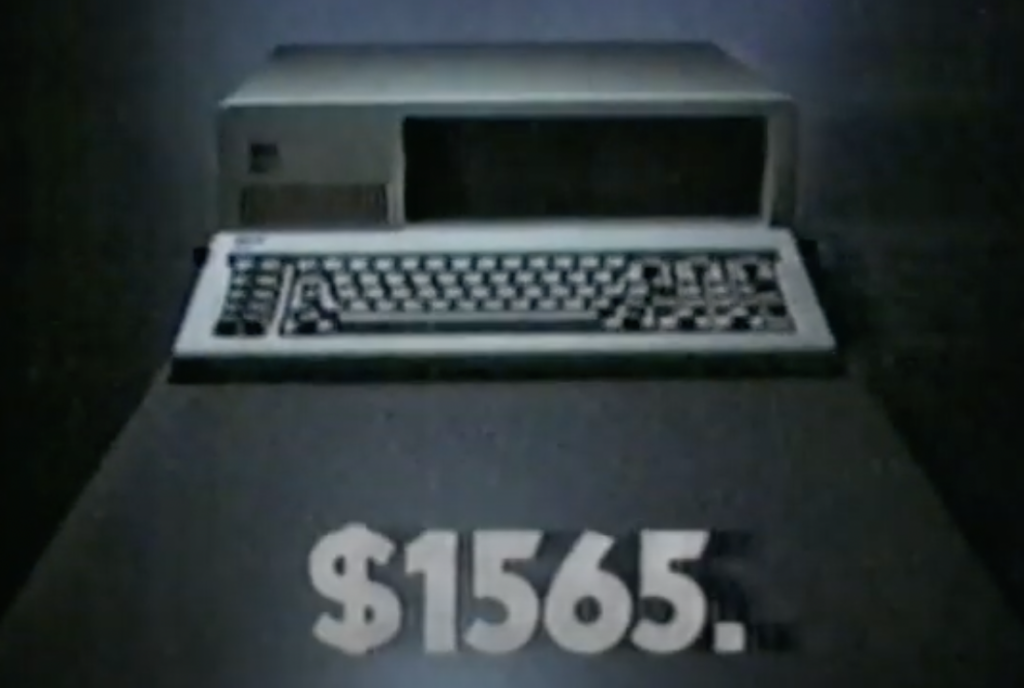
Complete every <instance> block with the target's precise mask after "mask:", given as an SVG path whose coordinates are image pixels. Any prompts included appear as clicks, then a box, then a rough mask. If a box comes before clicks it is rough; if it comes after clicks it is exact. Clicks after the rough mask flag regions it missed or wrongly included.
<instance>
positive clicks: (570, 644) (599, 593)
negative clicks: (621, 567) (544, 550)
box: [544, 533, 633, 654]
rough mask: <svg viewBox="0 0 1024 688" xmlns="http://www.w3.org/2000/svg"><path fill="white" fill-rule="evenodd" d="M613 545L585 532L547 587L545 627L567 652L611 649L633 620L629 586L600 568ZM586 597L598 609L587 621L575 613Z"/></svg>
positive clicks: (612, 540)
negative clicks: (590, 619)
mask: <svg viewBox="0 0 1024 688" xmlns="http://www.w3.org/2000/svg"><path fill="white" fill-rule="evenodd" d="M614 545H615V540H614V539H612V538H610V537H608V536H606V535H601V534H599V533H585V534H584V535H583V536H582V537H581V538H580V539H579V541H578V542H577V543H576V546H575V547H573V550H572V552H570V553H569V556H567V557H566V558H565V561H564V562H562V565H561V567H559V569H558V573H556V574H555V579H554V582H552V584H551V589H550V590H549V591H548V597H547V602H546V604H545V607H544V626H545V628H546V629H547V631H548V634H549V635H550V636H551V638H552V640H554V641H555V642H556V643H558V644H559V645H561V646H562V647H563V648H564V649H566V650H568V651H570V652H577V653H579V654H598V653H600V652H604V651H606V650H609V649H611V648H612V647H614V646H615V645H617V644H618V643H619V642H621V641H622V637H623V636H624V635H626V632H627V631H628V630H629V625H630V624H631V623H632V621H633V597H632V595H630V592H629V588H627V587H626V585H625V583H623V582H622V581H621V580H619V579H618V578H616V577H615V576H613V575H612V574H611V573H608V572H607V571H604V570H602V569H601V561H602V560H603V559H604V558H605V556H606V555H607V554H608V552H609V550H611V548H612V547H613V546H614ZM586 599H593V600H595V601H596V602H597V603H598V606H599V607H600V612H598V615H597V618H596V619H595V620H593V621H590V622H584V621H582V620H581V619H580V618H579V616H578V614H577V605H579V603H580V602H582V601H584V600H586Z"/></svg>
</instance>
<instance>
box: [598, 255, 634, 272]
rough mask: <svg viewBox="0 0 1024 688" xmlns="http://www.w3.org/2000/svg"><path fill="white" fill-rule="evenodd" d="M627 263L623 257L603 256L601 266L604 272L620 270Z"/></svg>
mask: <svg viewBox="0 0 1024 688" xmlns="http://www.w3.org/2000/svg"><path fill="white" fill-rule="evenodd" d="M627 262H628V261H627V260H626V257H625V256H619V255H612V256H604V257H603V259H602V263H603V266H604V268H605V269H606V270H621V269H622V268H624V267H626V263H627Z"/></svg>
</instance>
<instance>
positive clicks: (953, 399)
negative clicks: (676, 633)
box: [0, 0, 1024, 608]
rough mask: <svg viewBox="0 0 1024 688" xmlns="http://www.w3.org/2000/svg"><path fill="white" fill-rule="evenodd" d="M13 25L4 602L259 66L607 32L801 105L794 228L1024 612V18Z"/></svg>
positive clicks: (148, 17)
mask: <svg viewBox="0 0 1024 688" xmlns="http://www.w3.org/2000/svg"><path fill="white" fill-rule="evenodd" d="M7 14H8V15H9V16H7V17H5V19H4V20H3V21H2V22H0V32H2V34H3V39H4V46H5V47H6V51H5V56H4V82H3V85H4V92H3V96H2V97H0V111H2V113H3V114H2V117H3V121H4V122H9V124H7V125H5V126H4V132H3V138H2V140H3V145H4V147H3V149H2V156H3V158H2V159H3V161H4V168H5V170H6V171H7V172H8V175H7V177H6V181H5V182H4V185H3V192H2V194H0V200H2V211H0V212H2V216H0V219H2V224H0V237H2V239H0V241H2V245H0V261H2V262H0V275H2V280H3V281H2V284H3V290H4V291H3V293H4V295H5V297H6V299H5V301H6V304H7V306H8V312H7V317H6V319H5V321H4V326H3V336H4V339H5V341H6V343H7V344H8V350H7V351H6V352H5V353H4V355H3V357H2V360H3V366H2V370H3V377H2V380H3V385H2V389H3V391H4V394H3V396H4V397H5V400H6V401H7V404H6V407H5V409H4V414H3V419H4V420H3V447H2V453H0V542H2V543H3V551H2V554H0V608H2V607H3V604H2V603H3V602H4V601H5V600H6V599H8V598H9V596H10V595H11V594H13V593H14V592H15V591H16V590H17V587H18V586H19V585H20V583H21V582H22V581H23V580H24V576H25V575H26V574H27V573H28V571H29V570H30V567H31V563H32V562H33V560H34V559H35V558H36V557H37V556H38V554H39V552H40V551H41V548H42V547H44V546H45V544H46V543H47V541H48V539H49V538H50V536H51V535H52V533H53V532H54V531H55V529H56V528H57V527H58V525H59V523H60V519H61V518H62V517H63V515H64V514H65V513H66V512H67V509H68V508H69V507H70V506H71V504H72V503H73V500H74V498H75V496H76V495H77V493H78V492H79V490H80V489H81V487H82V486H83V484H84V482H85V481H86V480H88V478H89V477H90V475H91V474H92V473H93V472H94V471H95V470H96V468H97V466H98V465H99V462H100V460H101V457H102V455H103V451H104V449H105V447H106V446H107V445H108V444H109V443H110V442H111V441H112V439H113V438H114V437H115V436H116V433H117V430H118V428H119V427H120V426H121V425H122V424H123V422H124V421H125V420H126V418H127V417H128V416H129V414H130V413H131V411H132V409H133V407H134V405H135V404H136V403H137V402H138V401H139V399H140V398H141V396H142V394H143V393H144V390H145V387H146V385H147V383H148V381H149V380H150V379H151V377H152V376H153V374H154V373H155V372H156V370H157V369H158V367H159V365H160V364H161V362H162V360H163V358H164V357H165V356H166V353H167V352H168V350H169V347H170V343H171V338H172V336H173V332H174V328H175V326H176V323H177V320H178V316H179V313H180V310H181V308H182V305H183V302H184V299H185V298H186V295H187V290H188V287H189V284H190V278H191V263H190V249H191V248H192V247H193V246H194V245H197V244H201V243H202V242H203V240H204V237H206V236H207V235H208V234H209V233H210V231H211V230H212V224H211V216H212V212H211V211H212V206H213V162H214V161H213V156H212V151H213V124H212V123H213V109H214V106H215V103H216V101H217V100H218V98H219V97H221V96H222V95H224V94H225V92H226V91H227V90H228V89H229V88H231V87H232V86H233V85H234V84H235V83H237V81H238V80H239V79H241V78H242V77H243V76H244V75H245V74H246V73H247V72H248V71H249V70H251V69H252V68H253V67H255V66H256V65H257V64H258V63H259V61H260V60H261V59H262V58H263V56H264V55H265V54H266V53H267V51H269V50H270V49H271V48H272V47H273V46H274V45H275V44H277V43H282V42H303V41H358V42H375V41H401V42H418V41H476V40H495V41H505V40H522V39H530V40H565V39H569V40H593V39H605V38H613V39H630V40H674V39H682V38H699V39H711V40H715V41H717V42H720V43H721V44H723V45H724V46H725V47H727V48H729V49H730V50H732V51H733V52H734V53H736V54H737V55H738V56H740V57H742V58H744V59H745V60H747V61H749V62H750V63H752V64H753V65H755V66H758V67H759V68H760V69H761V70H762V71H763V72H765V73H766V74H767V75H768V76H769V77H771V78H772V79H773V80H774V81H775V82H776V83H777V84H778V85H779V86H781V87H782V88H784V89H786V90H788V91H790V92H791V93H792V94H794V95H795V96H796V97H797V98H798V99H799V101H800V103H801V105H802V112H803V128H802V137H803V139H802V141H803V149H802V155H801V165H802V168H801V169H802V181H801V194H802V196H801V204H802V207H801V222H800V229H801V231H802V232H804V233H805V234H806V235H808V236H812V237H814V238H817V239H819V240H821V241H822V242H823V245H824V247H825V248H826V249H827V250H826V257H827V258H828V259H829V261H830V263H831V265H832V273H831V274H832V275H833V276H834V281H835V282H836V283H837V284H838V285H839V287H840V294H841V297H842V298H841V303H842V305H843V310H844V313H847V314H855V315H856V314H860V317H857V318H853V319H852V322H853V323H854V324H855V325H856V329H855V334H856V335H857V340H856V341H857V349H858V352H859V356H858V360H862V361H864V366H863V369H864V374H865V375H867V378H868V379H869V381H870V384H871V385H872V387H873V389H874V390H875V391H876V393H877V394H878V395H879V398H880V399H882V400H884V402H885V403H886V405H887V406H888V408H889V410H890V412H891V414H892V416H893V418H894V421H895V422H896V423H897V424H898V426H899V427H900V429H901V430H902V431H903V432H904V434H905V436H906V437H907V439H908V442H909V443H910V444H911V446H912V448H913V449H914V451H915V455H916V456H917V458H918V460H919V461H920V462H921V463H922V465H923V466H925V468H926V470H927V471H928V473H929V475H930V476H931V477H932V479H933V481H934V482H935V484H936V486H937V487H938V489H939V490H940V492H941V494H942V496H943V498H944V499H945V501H946V503H947V504H948V506H949V507H950V509H951V510H952V511H953V513H954V515H955V516H956V517H957V519H958V520H959V522H960V523H961V524H962V525H963V527H964V529H965V531H966V532H967V534H968V536H969V538H970V539H971V541H972V542H973V543H974V545H975V546H976V547H977V549H978V550H979V551H980V552H981V553H982V554H983V555H984V556H985V558H986V560H987V561H988V563H989V564H990V566H991V567H992V569H993V571H994V572H995V573H996V575H997V577H998V578H999V580H1000V582H1001V583H1002V584H1003V585H1004V589H1006V590H1007V592H1008V593H1009V594H1010V597H1011V599H1012V600H1014V601H1015V602H1016V603H1017V604H1019V606H1020V607H1021V608H1024V529H1022V528H1019V527H1017V525H1018V524H1019V523H1024V519H1022V518H1021V515H1022V514H1021V511H1022V510H1021V509H1020V508H1019V507H1018V503H1019V502H1020V499H1021V496H1022V495H1024V439H1022V437H1024V433H1022V432H1021V429H1020V428H1019V427H1018V426H1020V425H1022V424H1024V420H1018V416H1019V414H1018V413H1017V412H1016V409H1017V408H1019V406H1017V405H1016V404H1019V402H1020V401H1021V400H1020V398H1019V397H1021V396H1022V392H1024V374H1022V370H1024V366H1022V365H1021V364H1020V363H1019V362H1018V351H1019V350H1020V345H1021V343H1022V342H1024V286H1022V284H1021V283H1022V281H1024V280H1022V270H1021V268H1022V267H1024V239H1022V236H1021V232H1022V228H1021V226H1020V219H1021V216H1022V215H1024V213H1022V212H1021V208H1022V207H1024V185H1022V180H1024V172H1022V167H1024V166H1022V165H1021V163H1020V160H1021V154H1022V153H1024V141H1022V133H1021V126H1022V125H1020V124H1018V121H1019V120H1020V117H1019V109H1018V108H1019V106H1020V104H1021V96H1020V95H1019V94H1018V93H1017V85H1018V84H1019V83H1020V82H1021V76H1020V73H1019V72H1014V70H1013V68H1012V66H1013V65H1014V63H1015V58H1019V57H1021V55H1019V54H1015V53H1020V52H1024V51H1021V50H1019V49H1018V50H1015V49H1014V48H1013V47H1012V43H1013V40H1014V38H1015V34H1017V35H1019V29H1020V28H1021V27H1022V19H1024V4H1022V3H1019V2H1014V0H1006V1H1005V2H998V1H996V0H982V1H981V2H979V1H978V0H931V2H921V1H920V0H887V1H886V2H881V1H880V0H876V1H874V2H869V1H868V0H832V1H830V2H822V1H821V0H788V1H787V2H763V1H755V0H732V1H730V2H721V1H720V0H688V1H684V0H631V1H630V2H621V1H620V0H544V1H541V0H516V1H515V2H512V1H510V0H504V1H502V0H473V1H472V2H467V1H466V0H402V1H400V2H399V1H395V0H390V1H388V0H378V1H377V2H373V3H371V2H366V1H365V0H364V1H362V2H356V1H351V0H334V1H327V0H315V1H313V0H304V1H302V2H297V1H284V0H278V1H277V2H270V1H268V0H258V1H257V0H250V1H249V2H242V1H235V2H219V3H218V2H209V1H207V0H202V1H201V0H177V1H173V2H172V1H166V2H158V1H157V0H145V1H143V0H136V1H135V2H128V1H127V0H108V1H107V2H102V1H100V0H79V1H77V2H74V3H72V2H70V1H68V2H56V3H36V4H35V5H34V6H32V5H30V4H29V3H28V2H27V0H26V1H25V2H23V3H21V8H20V10H11V9H9V10H8V13H7ZM1015 402H1016V404H1015ZM182 460H183V461H187V460H195V461H201V460H203V457H182Z"/></svg>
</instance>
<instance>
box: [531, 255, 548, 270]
mask: <svg viewBox="0 0 1024 688" xmlns="http://www.w3.org/2000/svg"><path fill="white" fill-rule="evenodd" d="M550 263H551V261H550V259H549V258H548V256H533V257H531V258H530V260H529V261H528V263H527V264H528V265H529V267H530V269H531V270H547V269H548V265H550Z"/></svg>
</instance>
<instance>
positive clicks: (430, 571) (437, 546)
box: [405, 531, 459, 654]
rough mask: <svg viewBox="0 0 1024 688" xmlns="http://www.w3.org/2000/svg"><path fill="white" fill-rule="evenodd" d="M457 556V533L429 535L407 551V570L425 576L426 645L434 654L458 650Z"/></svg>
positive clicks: (424, 626) (438, 532) (426, 533)
mask: <svg viewBox="0 0 1024 688" xmlns="http://www.w3.org/2000/svg"><path fill="white" fill-rule="evenodd" d="M458 556H459V536H458V534H456V533H448V532H442V531H427V532H425V533H423V534H422V535H420V536H419V537H418V538H416V539H415V540H413V541H412V542H411V543H409V545H408V547H406V550H405V570H406V572H407V573H409V574H410V575H415V574H420V575H422V576H423V599H424V600H425V602H424V605H423V617H424V618H423V645H424V648H425V649H426V651H427V652H429V653H431V654H451V653H453V652H457V651H458V649H459V646H458V596H459V590H458Z"/></svg>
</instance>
